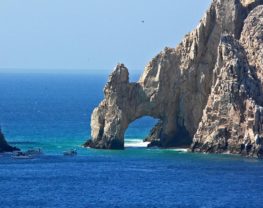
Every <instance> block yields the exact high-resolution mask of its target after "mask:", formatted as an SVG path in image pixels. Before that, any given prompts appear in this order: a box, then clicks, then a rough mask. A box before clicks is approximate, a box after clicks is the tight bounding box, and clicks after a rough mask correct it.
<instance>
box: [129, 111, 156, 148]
mask: <svg viewBox="0 0 263 208" xmlns="http://www.w3.org/2000/svg"><path fill="white" fill-rule="evenodd" d="M158 121H159V119H156V118H153V117H151V116H143V117H140V118H138V119H136V120H135V121H133V122H131V123H130V124H129V126H128V128H127V129H126V131H125V134H124V147H147V145H148V144H149V142H144V139H145V138H146V137H148V136H149V133H150V131H151V129H152V128H153V127H154V126H155V125H156V124H157V123H158Z"/></svg>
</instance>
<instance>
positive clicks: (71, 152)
mask: <svg viewBox="0 0 263 208" xmlns="http://www.w3.org/2000/svg"><path fill="white" fill-rule="evenodd" d="M63 155H64V156H75V155H77V150H76V149H71V150H68V151H65V152H63Z"/></svg>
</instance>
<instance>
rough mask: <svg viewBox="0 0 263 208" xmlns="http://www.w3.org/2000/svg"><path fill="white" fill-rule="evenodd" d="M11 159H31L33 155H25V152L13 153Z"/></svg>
mask: <svg viewBox="0 0 263 208" xmlns="http://www.w3.org/2000/svg"><path fill="white" fill-rule="evenodd" d="M12 158H14V159H32V158H33V155H30V154H27V153H26V152H21V151H18V152H14V154H13V156H12Z"/></svg>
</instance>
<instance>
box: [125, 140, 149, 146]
mask: <svg viewBox="0 0 263 208" xmlns="http://www.w3.org/2000/svg"><path fill="white" fill-rule="evenodd" d="M149 143H150V142H144V141H143V140H141V139H125V143H124V146H125V147H147V146H148V144H149Z"/></svg>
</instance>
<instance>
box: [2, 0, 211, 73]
mask: <svg viewBox="0 0 263 208" xmlns="http://www.w3.org/2000/svg"><path fill="white" fill-rule="evenodd" d="M210 3H211V0H200V1H194V0H180V1H179V0H0V28H1V29H0V71H1V72H3V71H11V70H12V71H34V72H40V71H53V70H55V71H58V72H60V71H61V72H62V71H72V70H76V71H81V70H83V71H86V72H88V71H94V70H96V71H99V70H100V71H101V70H106V71H110V70H112V68H113V67H114V66H115V65H116V64H117V63H118V62H122V63H125V65H126V66H127V67H128V68H129V69H130V70H136V71H139V70H140V71H142V70H143V68H144V66H145V65H146V64H147V63H148V62H149V60H150V59H151V58H152V57H154V56H155V55H156V54H157V53H159V52H160V51H161V50H162V49H163V48H164V47H165V46H169V47H175V46H176V45H177V44H178V43H179V42H180V40H181V39H182V38H183V37H184V35H185V34H186V33H188V32H190V31H191V30H192V29H193V28H195V27H196V25H197V24H198V22H199V20H200V19H201V17H202V16H203V14H204V12H205V11H206V10H207V9H208V7H209V5H210Z"/></svg>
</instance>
